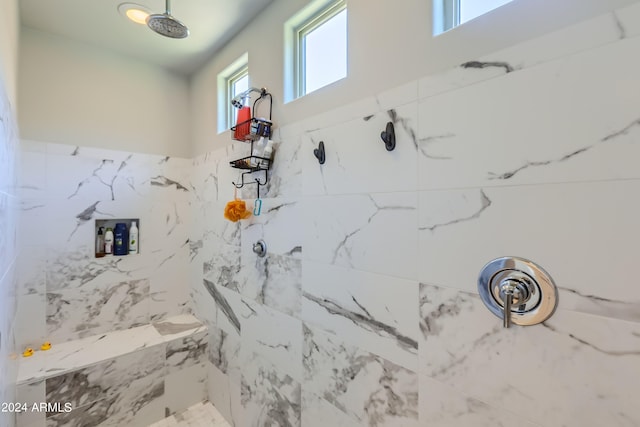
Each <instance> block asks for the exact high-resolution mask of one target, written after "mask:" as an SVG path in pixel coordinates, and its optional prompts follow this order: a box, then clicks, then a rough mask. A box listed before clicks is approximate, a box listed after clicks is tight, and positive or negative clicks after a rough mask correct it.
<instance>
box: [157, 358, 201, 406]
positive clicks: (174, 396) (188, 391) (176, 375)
mask: <svg viewBox="0 0 640 427" xmlns="http://www.w3.org/2000/svg"><path fill="white" fill-rule="evenodd" d="M164 394H165V405H166V413H169V414H175V413H177V412H180V411H183V410H185V409H187V408H189V407H190V406H191V405H193V404H195V403H198V402H202V401H204V400H206V399H207V394H208V392H207V370H206V365H205V363H204V362H202V363H200V364H197V365H193V366H189V367H184V368H182V369H180V370H178V371H175V372H172V373H168V374H167V376H166V377H165V379H164Z"/></svg>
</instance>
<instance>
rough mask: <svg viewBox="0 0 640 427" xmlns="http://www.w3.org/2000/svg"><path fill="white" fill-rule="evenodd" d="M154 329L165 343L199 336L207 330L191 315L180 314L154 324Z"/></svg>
mask: <svg viewBox="0 0 640 427" xmlns="http://www.w3.org/2000/svg"><path fill="white" fill-rule="evenodd" d="M153 327H154V328H155V330H156V331H157V332H158V333H159V334H160V336H161V337H162V340H163V341H165V342H168V341H171V340H177V339H181V338H185V337H188V336H192V335H198V334H199V333H201V332H205V331H206V330H207V328H206V326H204V325H203V324H202V322H200V320H198V319H197V318H196V317H194V316H193V315H191V314H180V315H177V316H172V317H170V318H168V319H164V320H160V321H155V322H153Z"/></svg>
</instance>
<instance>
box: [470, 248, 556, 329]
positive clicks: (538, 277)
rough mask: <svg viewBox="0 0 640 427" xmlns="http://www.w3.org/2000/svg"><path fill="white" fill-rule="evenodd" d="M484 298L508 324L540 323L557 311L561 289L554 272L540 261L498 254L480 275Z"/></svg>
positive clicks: (485, 302)
mask: <svg viewBox="0 0 640 427" xmlns="http://www.w3.org/2000/svg"><path fill="white" fill-rule="evenodd" d="M478 292H479V294H480V298H481V299H482V302H484V304H485V305H486V306H487V308H488V309H489V310H490V311H491V312H492V313H493V314H495V315H496V316H498V317H501V318H502V324H503V326H504V327H505V328H508V327H510V326H511V325H512V324H513V323H515V324H516V325H522V326H526V325H536V324H538V323H542V322H544V321H545V320H547V319H548V318H549V317H551V316H552V315H553V313H554V312H555V310H556V307H557V305H558V290H557V288H556V285H555V283H554V282H553V279H552V278H551V276H550V275H549V274H548V273H547V272H546V271H544V270H543V269H542V267H540V266H538V265H537V264H535V263H533V262H531V261H529V260H527V259H524V258H518V257H503V258H497V259H494V260H493V261H491V262H489V263H488V264H487V265H485V266H484V268H483V269H482V271H481V272H480V276H479V277H478Z"/></svg>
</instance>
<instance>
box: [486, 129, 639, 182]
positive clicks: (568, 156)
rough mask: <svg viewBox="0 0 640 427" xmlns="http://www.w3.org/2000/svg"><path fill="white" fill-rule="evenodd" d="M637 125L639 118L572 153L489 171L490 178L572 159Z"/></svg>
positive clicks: (504, 176) (502, 176) (498, 177)
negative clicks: (511, 167) (517, 166)
mask: <svg viewBox="0 0 640 427" xmlns="http://www.w3.org/2000/svg"><path fill="white" fill-rule="evenodd" d="M636 126H640V119H638V120H634V121H633V122H632V123H631V124H629V125H627V126H625V127H624V128H622V129H620V130H618V131H616V132H613V133H611V134H609V135H607V136H605V137H604V138H602V139H600V140H599V141H597V142H595V143H593V144H591V145H589V146H587V147H583V148H579V149H577V150H575V151H573V152H571V153H568V154H565V155H563V156H561V157H559V158H557V159H552V160H544V161H528V162H527V163H525V164H524V165H523V166H520V167H519V168H517V169H514V170H512V171H509V172H504V173H501V174H496V173H493V172H489V179H503V180H504V179H509V178H512V177H513V176H514V175H516V174H517V173H518V172H520V171H523V170H525V169H527V168H530V167H538V166H547V165H550V164H552V163H561V162H566V161H568V160H570V159H571V158H573V157H575V156H577V155H579V154H582V153H586V152H587V151H589V150H591V149H592V148H594V147H596V146H597V145H598V144H602V143H607V142H610V141H612V140H614V139H616V138H618V137H619V136H623V135H627V134H629V132H631V131H632V130H633V128H635V127H636Z"/></svg>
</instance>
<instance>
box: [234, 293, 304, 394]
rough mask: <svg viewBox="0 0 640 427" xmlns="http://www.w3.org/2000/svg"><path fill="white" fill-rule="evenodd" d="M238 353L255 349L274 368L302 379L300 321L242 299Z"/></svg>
mask: <svg viewBox="0 0 640 427" xmlns="http://www.w3.org/2000/svg"><path fill="white" fill-rule="evenodd" d="M242 302H243V304H244V305H245V307H246V308H247V309H248V310H245V313H246V314H244V315H243V316H242V317H243V319H242V335H241V342H242V347H241V357H242V358H243V360H245V359H247V358H248V357H249V355H250V354H252V353H255V354H257V355H259V356H260V357H261V358H263V359H265V360H268V361H269V362H270V363H271V364H272V365H273V366H274V368H275V369H277V370H278V371H279V372H282V373H285V374H287V375H289V376H290V377H292V378H293V379H294V380H296V381H298V382H299V381H301V380H302V322H301V321H300V320H299V319H296V318H293V317H290V316H287V315H284V314H282V313H279V312H277V311H275V310H272V309H270V308H269V307H266V306H264V305H262V304H258V303H256V302H253V301H250V300H247V299H243V300H242Z"/></svg>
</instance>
